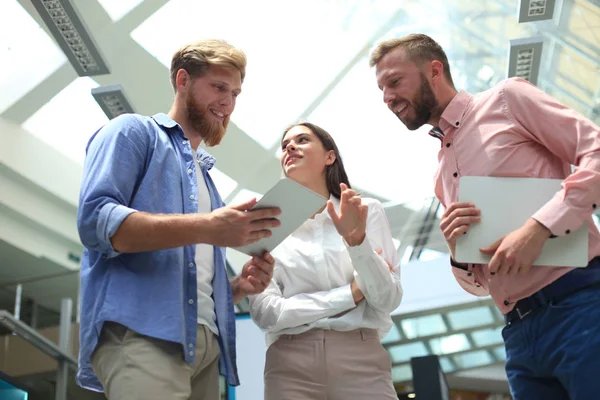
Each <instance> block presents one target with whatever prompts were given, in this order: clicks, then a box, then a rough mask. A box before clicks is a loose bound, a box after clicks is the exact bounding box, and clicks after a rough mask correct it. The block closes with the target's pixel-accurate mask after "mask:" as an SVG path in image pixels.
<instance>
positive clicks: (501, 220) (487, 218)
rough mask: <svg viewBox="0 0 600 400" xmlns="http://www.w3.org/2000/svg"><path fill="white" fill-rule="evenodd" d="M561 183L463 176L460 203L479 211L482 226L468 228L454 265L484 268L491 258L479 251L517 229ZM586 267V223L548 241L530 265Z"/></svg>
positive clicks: (549, 197)
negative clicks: (475, 265) (472, 264)
mask: <svg viewBox="0 0 600 400" xmlns="http://www.w3.org/2000/svg"><path fill="white" fill-rule="evenodd" d="M561 182H562V180H560V179H540V178H496V177H487V176H463V177H462V178H460V182H459V183H460V186H459V195H458V199H459V201H461V202H463V201H468V202H472V203H473V204H475V206H476V207H477V208H479V209H480V210H481V222H479V223H474V224H471V226H470V228H469V230H468V231H467V233H466V234H465V235H461V237H459V238H458V239H457V240H456V254H455V257H456V261H458V262H460V263H475V264H487V263H488V262H489V261H490V259H491V257H490V256H488V255H486V254H483V253H482V252H480V251H479V248H481V247H488V246H489V245H491V244H492V243H494V242H495V241H496V240H498V239H500V238H501V237H502V236H504V235H507V234H508V233H510V232H512V231H514V230H516V229H518V228H520V227H522V226H523V224H525V222H526V221H527V220H528V219H529V218H531V216H532V215H533V214H535V212H536V211H538V210H539V209H540V208H542V206H543V205H544V204H546V203H547V202H548V201H549V200H550V199H551V198H552V197H553V196H554V195H555V194H556V192H558V191H559V190H560V187H561ZM587 264H588V223H587V221H586V222H584V223H583V225H582V226H581V227H580V228H579V229H577V230H573V231H572V232H570V233H569V234H568V235H563V236H559V237H557V238H553V239H549V240H547V241H546V243H545V244H544V247H543V248H542V253H541V254H540V256H539V257H538V258H537V260H536V261H535V262H534V263H533V265H547V266H554V267H585V266H587Z"/></svg>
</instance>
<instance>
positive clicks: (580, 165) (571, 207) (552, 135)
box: [503, 78, 600, 236]
mask: <svg viewBox="0 0 600 400" xmlns="http://www.w3.org/2000/svg"><path fill="white" fill-rule="evenodd" d="M503 95H504V98H505V106H506V112H507V115H508V117H509V118H510V119H511V120H512V121H513V123H514V124H515V128H516V129H517V130H518V132H519V133H520V134H522V135H523V136H525V137H527V138H529V139H531V140H534V141H536V142H538V143H539V144H541V145H542V146H544V147H545V148H547V149H548V150H549V151H550V152H552V153H553V154H554V155H555V156H556V157H558V158H560V159H561V160H563V161H564V162H565V163H569V164H572V165H575V166H576V168H575V170H574V171H573V173H571V174H569V176H567V177H566V179H565V180H564V181H563V183H562V188H561V190H560V191H559V192H557V193H556V195H555V196H554V197H553V198H552V199H550V201H548V202H547V203H546V204H545V205H544V206H543V207H542V208H540V209H539V210H538V211H537V212H536V213H535V214H534V215H533V218H534V219H535V220H537V221H538V222H540V223H541V224H543V225H544V226H546V227H547V228H548V229H549V230H550V231H551V232H552V233H553V234H554V235H556V236H562V235H566V234H569V233H570V232H572V231H575V230H576V229H578V228H579V227H580V226H581V224H583V222H584V221H586V220H588V219H589V218H590V217H591V215H592V213H593V212H594V211H595V209H596V207H597V205H599V204H600V128H599V127H598V126H597V125H596V124H594V123H593V122H592V121H590V120H589V119H587V118H585V117H584V116H582V115H581V114H579V113H577V112H576V111H574V110H572V109H570V108H568V107H565V106H563V105H562V104H560V103H559V102H558V101H557V100H556V99H554V98H553V97H552V96H549V95H547V94H546V93H544V92H543V91H541V90H539V89H538V88H536V87H535V86H533V85H532V84H530V83H529V82H527V81H524V80H522V79H516V78H515V79H509V80H507V81H506V82H505V84H504V89H503ZM565 166H566V169H567V168H568V165H567V164H565ZM567 172H568V171H567Z"/></svg>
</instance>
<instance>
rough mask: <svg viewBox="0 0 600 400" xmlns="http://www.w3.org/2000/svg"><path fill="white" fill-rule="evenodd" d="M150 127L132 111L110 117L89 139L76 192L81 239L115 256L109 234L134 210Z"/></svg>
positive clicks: (146, 155) (145, 157)
mask: <svg viewBox="0 0 600 400" xmlns="http://www.w3.org/2000/svg"><path fill="white" fill-rule="evenodd" d="M149 135H150V131H149V130H148V129H146V127H145V126H144V124H143V123H142V122H141V121H140V120H139V118H138V117H137V116H135V115H132V114H128V115H123V116H120V117H118V118H115V119H113V120H112V121H110V122H109V123H108V124H107V125H105V126H104V127H103V128H101V129H100V130H99V131H98V132H96V134H95V135H94V136H92V138H91V139H90V142H89V143H88V147H87V150H86V159H85V163H84V169H83V180H82V183H81V190H80V196H79V209H78V213H77V228H78V231H79V237H80V239H81V243H82V244H83V245H84V246H85V247H86V248H88V249H91V250H94V251H98V252H100V253H102V254H104V255H105V256H106V257H108V258H110V257H116V256H118V255H119V254H120V253H119V252H117V251H116V250H115V249H114V248H113V246H112V244H111V238H112V236H113V235H114V234H115V233H116V232H117V230H118V229H119V227H120V226H121V224H122V223H123V221H124V220H125V219H126V218H127V217H128V216H129V215H130V214H131V213H133V212H135V211H136V210H135V209H133V208H131V207H130V204H131V201H132V198H133V196H134V194H135V190H136V188H137V187H138V185H139V183H140V180H141V178H142V176H143V174H144V166H145V164H146V160H147V157H148V155H149V145H150V143H151V140H150V137H149Z"/></svg>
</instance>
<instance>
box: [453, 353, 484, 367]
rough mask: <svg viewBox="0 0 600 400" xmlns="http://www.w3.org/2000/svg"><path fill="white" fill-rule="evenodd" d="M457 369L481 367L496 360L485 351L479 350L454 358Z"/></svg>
mask: <svg viewBox="0 0 600 400" xmlns="http://www.w3.org/2000/svg"><path fill="white" fill-rule="evenodd" d="M452 358H453V359H454V362H455V363H456V365H457V367H459V368H461V369H466V368H473V367H480V366H482V365H487V364H491V363H492V362H493V361H494V360H493V359H492V357H491V356H490V353H488V352H487V351H485V350H477V351H472V352H469V353H464V354H457V355H455V356H453V357H452Z"/></svg>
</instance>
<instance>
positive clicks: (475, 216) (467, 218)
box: [440, 202, 481, 260]
mask: <svg viewBox="0 0 600 400" xmlns="http://www.w3.org/2000/svg"><path fill="white" fill-rule="evenodd" d="M480 215H481V210H480V209H478V208H476V207H475V204H473V203H469V202H456V203H452V204H450V205H449V206H448V208H447V209H446V211H445V212H444V214H443V215H442V218H441V221H440V229H441V230H442V233H443V234H444V238H446V243H447V244H448V249H450V256H451V257H452V259H454V260H456V257H455V256H454V254H455V252H456V239H457V238H459V237H460V235H464V234H466V233H467V230H469V226H470V225H471V224H473V223H476V222H479V221H481V217H480Z"/></svg>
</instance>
